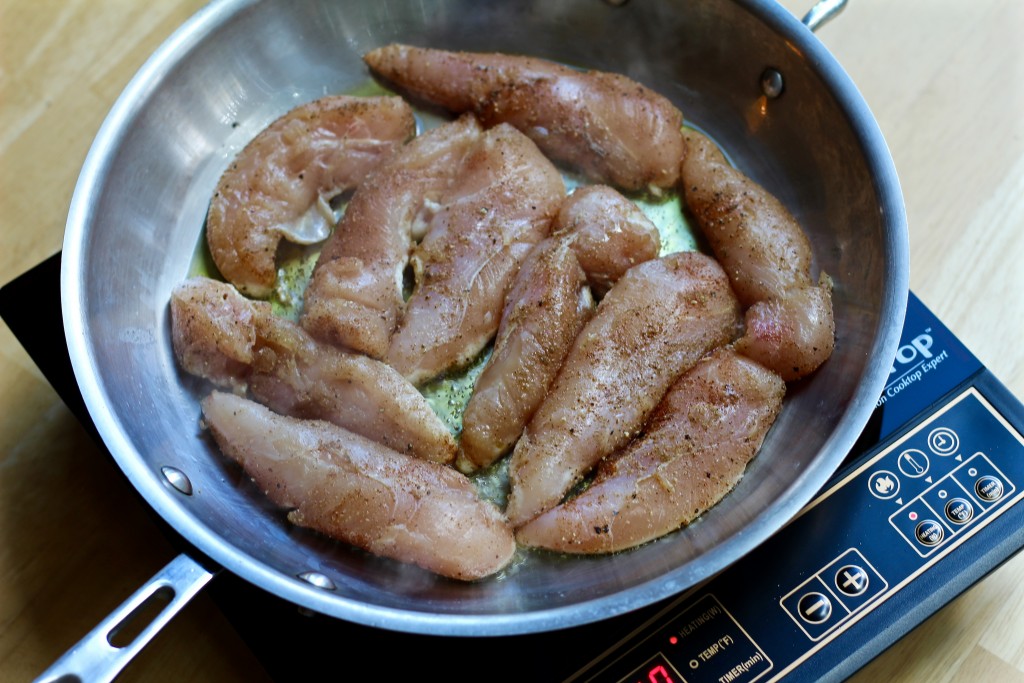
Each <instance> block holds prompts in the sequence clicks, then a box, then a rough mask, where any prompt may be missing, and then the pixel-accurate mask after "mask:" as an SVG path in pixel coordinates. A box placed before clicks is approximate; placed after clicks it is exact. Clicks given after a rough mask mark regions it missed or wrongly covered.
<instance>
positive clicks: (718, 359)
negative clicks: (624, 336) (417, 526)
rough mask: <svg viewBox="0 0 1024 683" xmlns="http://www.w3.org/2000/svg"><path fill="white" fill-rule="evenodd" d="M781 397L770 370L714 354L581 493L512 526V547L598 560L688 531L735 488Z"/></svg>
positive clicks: (781, 387)
mask: <svg viewBox="0 0 1024 683" xmlns="http://www.w3.org/2000/svg"><path fill="white" fill-rule="evenodd" d="M785 390H786V385H785V383H784V382H783V381H782V378H780V377H779V376H778V375H776V374H775V373H773V372H771V371H769V370H765V369H764V368H763V367H761V366H760V365H759V364H757V363H755V362H753V361H751V360H748V359H746V358H744V357H743V356H740V355H739V354H737V353H736V352H735V351H733V350H732V349H730V348H723V349H719V350H718V351H716V352H715V353H714V354H712V355H711V356H709V357H706V358H704V359H703V360H701V361H700V362H699V363H697V365H695V366H694V367H693V368H691V369H690V370H689V371H688V372H686V373H685V374H684V375H683V376H682V377H680V378H679V380H678V381H677V382H676V383H675V384H674V385H673V386H672V388H671V389H669V391H668V393H667V394H666V395H665V398H664V399H662V401H661V403H660V404H659V405H658V407H657V409H656V410H655V411H654V413H653V414H652V415H651V419H650V421H649V422H648V424H647V426H646V428H645V431H644V434H643V436H641V437H639V438H638V439H637V440H635V441H633V442H632V443H631V444H630V445H629V446H628V447H627V448H626V449H625V450H624V451H623V452H621V454H620V455H617V456H615V457H614V459H609V460H606V461H604V462H602V463H601V465H600V466H599V469H598V473H597V476H596V478H595V480H594V483H593V484H592V485H591V486H590V487H589V488H588V489H586V490H585V491H584V492H583V493H581V494H580V495H579V496H577V497H576V498H573V499H571V500H569V501H567V502H565V503H563V504H561V505H559V506H558V507H555V508H553V509H551V510H549V511H547V512H545V513H544V514H542V515H540V516H539V517H537V518H536V519H534V520H533V521H531V522H529V523H528V524H526V525H525V526H523V527H522V528H520V529H519V531H518V532H517V533H516V538H517V540H518V541H519V542H520V543H521V544H523V545H525V546H533V547H541V548H548V549H551V550H557V551H560V552H567V553H608V552H614V551H617V550H624V549H626V548H632V547H634V546H637V545H640V544H641V543H644V542H646V541H650V540H652V539H655V538H658V537H660V536H663V535H665V534H667V533H669V532H671V531H674V530H675V529H678V528H679V527H680V526H683V525H686V524H689V523H690V522H692V521H693V520H694V519H696V518H697V517H699V516H700V515H701V514H703V513H704V512H705V511H707V510H708V509H710V508H711V507H712V506H713V505H715V504H716V503H717V502H718V501H719V500H721V499H722V498H723V497H724V496H725V495H726V494H727V493H728V492H729V491H731V490H732V489H733V487H734V486H735V485H736V484H737V483H738V482H739V480H740V478H741V477H742V476H743V473H744V471H745V469H746V466H747V463H749V462H750V460H751V459H752V458H753V457H754V456H755V455H756V454H757V452H758V450H759V449H760V448H761V443H762V442H763V441H764V438H765V435H766V434H767V433H768V430H769V428H771V426H772V424H773V423H774V422H775V418H776V417H777V416H778V413H779V410H780V409H781V407H782V397H783V395H784V393H785Z"/></svg>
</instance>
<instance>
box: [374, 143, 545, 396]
mask: <svg viewBox="0 0 1024 683" xmlns="http://www.w3.org/2000/svg"><path fill="white" fill-rule="evenodd" d="M564 198H565V184H564V182H563V181H562V176H561V175H560V174H559V173H558V170H557V169H556V168H555V167H554V166H553V165H552V164H551V162H550V161H548V160H547V158H545V157H544V155H543V154H541V153H540V150H538V149H537V146H536V145H534V144H533V143H532V142H530V140H529V138H527V137H526V136H524V135H523V134H522V133H520V132H519V131H517V130H516V129H515V128H512V127H511V126H508V125H504V124H501V125H498V126H495V127H494V128H491V129H489V130H487V131H486V132H485V133H484V134H483V136H482V137H481V138H480V141H479V143H478V144H477V145H476V147H475V148H474V149H473V151H472V153H471V154H470V155H469V156H468V157H467V158H466V160H465V163H464V164H463V166H462V168H461V169H460V172H459V175H458V177H457V179H456V181H455V183H454V185H452V186H451V187H450V188H449V189H448V191H447V192H445V193H444V194H443V195H442V197H441V199H440V201H439V206H438V208H437V210H436V212H435V214H434V216H433V219H432V220H431V221H430V224H429V227H428V229H427V232H426V236H425V237H424V238H423V241H422V242H420V244H419V245H418V246H417V247H416V248H415V249H414V250H413V253H412V257H411V261H412V265H413V269H414V271H415V275H416V285H415V288H414V290H413V293H412V296H411V297H410V298H409V301H408V302H406V305H405V311H404V313H403V315H402V318H401V321H400V322H399V325H398V328H397V329H396V331H395V334H394V336H393V337H392V339H391V346H390V348H389V349H388V352H387V355H386V356H385V358H386V360H387V362H388V363H389V364H391V365H392V366H394V367H395V368H396V369H397V370H398V371H399V372H401V373H402V374H403V375H404V376H405V377H406V378H408V379H409V381H411V382H412V383H413V384H416V385H419V384H422V383H423V382H426V381H427V380H429V379H432V378H434V377H437V376H438V375H441V374H443V373H444V372H446V371H448V370H450V369H453V368H456V367H460V366H462V365H464V364H466V363H468V362H469V361H471V360H472V359H473V358H475V357H476V356H477V355H478V354H479V353H480V351H482V350H483V348H484V347H485V346H486V345H487V343H488V342H489V341H490V340H491V338H492V337H494V335H495V333H496V332H497V329H498V324H499V323H500V321H501V311H502V307H503V305H504V301H505V294H506V293H507V292H508V289H509V287H511V285H512V280H513V278H515V275H516V273H517V272H518V270H519V267H520V266H521V265H522V263H523V261H524V259H525V258H526V255H527V254H528V253H529V252H530V249H532V248H533V246H534V245H536V244H537V243H538V242H540V241H541V240H542V239H544V237H546V236H547V234H548V232H549V230H550V229H551V221H552V219H553V218H554V216H555V213H556V212H557V211H558V206H559V204H560V203H561V201H562V199H564Z"/></svg>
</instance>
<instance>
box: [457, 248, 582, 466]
mask: <svg viewBox="0 0 1024 683" xmlns="http://www.w3.org/2000/svg"><path fill="white" fill-rule="evenodd" d="M593 311H594V301H593V298H592V297H591V296H590V291H589V290H588V289H587V286H586V277H585V276H584V273H583V270H582V269H581V268H580V265H579V263H578V262H577V260H576V255H575V253H574V252H573V250H572V249H571V248H570V246H569V242H568V241H567V240H563V239H558V238H548V239H546V240H544V241H543V242H541V243H540V244H538V245H537V246H536V247H535V248H534V249H533V251H531V252H530V255H529V256H528V257H527V260H526V263H524V264H523V267H522V268H521V269H520V270H519V274H518V275H517V276H516V280H515V283H514V284H513V286H512V289H511V290H510V291H509V294H508V297H507V299H506V302H505V310H504V313H503V314H502V316H501V326H500V327H499V328H498V336H497V337H496V338H495V341H494V351H493V352H492V354H491V358H490V360H488V362H487V367H485V368H484V371H483V372H482V373H481V374H480V377H479V378H478V379H477V382H476V386H475V387H474V389H473V395H472V396H471V397H470V399H469V403H468V404H467V405H466V410H465V411H464V412H463V414H462V437H461V439H460V440H459V455H458V461H457V466H458V467H459V469H461V470H463V471H464V472H468V471H472V470H474V469H477V468H481V467H487V466H488V465H490V464H491V463H493V462H494V461H495V460H497V459H498V458H499V457H501V456H502V455H504V454H505V453H507V452H508V451H509V449H511V448H512V446H513V444H515V442H516V440H517V439H518V438H519V435H520V434H522V432H523V427H524V426H525V425H526V423H527V421H528V420H529V419H530V416H531V415H533V412H534V411H535V410H536V409H537V406H539V405H540V404H541V401H543V400H544V396H545V394H546V393H547V390H548V386H549V385H550V383H551V380H552V379H554V377H555V375H556V374H557V373H558V369H559V368H560V367H561V366H562V361H563V360H564V359H565V356H566V354H567V353H568V352H569V348H570V347H571V346H572V342H573V340H574V339H575V338H576V335H577V334H578V333H579V331H580V329H581V328H582V327H583V324H584V323H585V322H586V321H587V320H588V319H589V318H590V316H591V315H592V314H593Z"/></svg>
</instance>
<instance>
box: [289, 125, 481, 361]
mask: <svg viewBox="0 0 1024 683" xmlns="http://www.w3.org/2000/svg"><path fill="white" fill-rule="evenodd" d="M482 134H483V131H482V130H481V128H480V124H479V123H477V121H476V119H475V118H473V117H472V116H464V117H462V118H460V119H458V120H457V121H454V122H451V123H447V124H444V125H442V126H439V127H438V128H434V129H433V130H430V131H427V132H426V133H423V134H422V135H420V136H419V137H417V138H415V139H414V140H412V141H411V142H409V143H408V144H407V145H406V146H405V147H403V148H402V149H401V150H399V152H398V153H397V154H396V155H395V156H394V157H393V158H392V159H391V160H390V161H389V162H388V163H386V164H385V165H384V166H383V167H381V168H380V169H378V170H377V171H376V172H374V173H373V175H372V177H371V178H370V179H368V180H367V182H366V183H364V184H363V186H362V187H361V188H360V189H359V191H357V192H356V193H355V195H354V196H353V197H352V201H350V202H349V205H348V207H347V208H346V210H345V215H344V216H343V217H342V219H341V221H340V222H339V224H338V228H337V229H336V230H335V231H334V234H333V235H332V236H331V239H330V240H328V242H327V244H325V245H324V248H323V251H321V252H320V258H319V259H318V260H317V264H316V267H315V268H314V270H313V276H312V279H311V280H310V282H309V286H308V288H307V289H306V295H305V301H304V310H303V314H302V319H301V324H302V326H303V327H305V328H306V330H307V331H309V333H310V334H312V335H313V336H315V337H317V338H318V339H321V340H323V341H326V342H328V343H331V344H334V345H336V346H342V347H346V348H349V349H352V350H354V351H358V352H360V353H365V354H367V355H369V356H372V357H374V358H383V357H384V354H385V353H386V352H387V349H388V344H389V341H390V338H391V335H392V333H393V332H394V329H395V325H396V324H397V323H398V318H399V315H400V313H401V310H402V307H403V306H404V299H403V291H402V290H403V276H404V271H405V268H406V265H407V264H408V262H409V250H410V248H411V247H412V242H413V240H414V239H415V238H419V237H422V235H423V232H424V230H425V227H426V225H427V223H428V222H429V221H430V219H431V216H432V215H433V211H434V210H435V209H436V208H437V203H438V202H439V201H440V199H441V197H442V195H444V194H445V193H446V192H447V190H448V188H449V186H450V185H451V184H452V183H453V182H454V181H455V179H456V178H457V177H458V175H459V174H460V172H461V171H462V167H463V165H464V162H465V160H466V158H467V156H468V155H469V154H470V153H471V152H472V151H473V150H475V149H476V148H477V145H478V143H479V141H480V138H481V136H482Z"/></svg>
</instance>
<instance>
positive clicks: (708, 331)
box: [506, 252, 740, 527]
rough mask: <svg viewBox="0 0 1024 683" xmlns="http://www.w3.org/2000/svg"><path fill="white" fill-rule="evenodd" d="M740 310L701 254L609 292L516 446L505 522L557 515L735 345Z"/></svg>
mask: <svg viewBox="0 0 1024 683" xmlns="http://www.w3.org/2000/svg"><path fill="white" fill-rule="evenodd" d="M739 316H740V309H739V304H738V302H737V301H736V298H735V296H734V295H733V293H732V290H731V288H730V287H729V281H728V279H727V278H726V275H725V273H724V272H723V271H722V269H721V267H720V266H719V265H718V264H717V263H716V262H715V261H714V260H713V259H711V258H709V257H707V256H704V255H703V254H699V253H695V252H682V253H676V254H670V255H669V256H665V257H662V258H660V259H656V260H653V261H647V262H646V263H642V264H640V265H638V266H636V267H634V268H631V269H630V270H629V271H627V272H626V274H625V275H624V276H623V277H622V279H621V280H619V282H618V283H617V284H616V285H615V286H614V287H613V288H612V289H611V291H609V292H608V294H607V296H605V298H604V299H603V300H602V301H601V304H600V306H598V309H597V313H596V315H595V316H594V317H593V318H592V319H591V320H590V322H588V323H587V324H586V326H585V327H584V328H583V330H582V331H581V332H580V334H579V336H577V337H576V341H575V342H574V344H573V347H572V349H571V350H570V352H569V356H568V357H567V358H566V360H565V363H564V364H563V366H562V369H561V371H560V372H559V374H558V377H557V378H556V379H555V382H554V384H553V385H552V387H551V390H550V391H549V392H548V395H547V397H546V398H545V399H544V402H543V403H542V404H541V406H540V408H539V409H538V410H537V412H536V413H535V414H534V416H533V418H532V419H531V420H530V423H529V425H528V426H527V429H526V432H525V433H524V434H523V436H522V438H520V439H519V442H518V443H517V444H516V447H515V450H514V451H513V453H512V460H511V463H510V468H509V478H510V482H511V494H510V496H509V503H508V509H507V511H506V513H507V514H508V517H509V520H510V521H511V522H512V524H513V526H517V527H518V526H520V525H522V524H524V523H525V522H528V521H529V520H531V519H533V518H534V517H536V516H537V515H539V514H540V513H542V512H545V511H546V510H549V509H551V508H552V507H554V506H555V505H557V504H558V503H559V502H560V501H561V500H562V498H563V497H564V496H565V494H566V493H567V492H568V491H569V489H570V488H571V487H572V486H573V485H574V484H576V482H578V481H579V480H580V479H581V478H582V477H583V476H584V474H586V473H587V472H588V471H589V470H590V468H592V467H593V466H594V465H596V464H597V462H598V461H599V460H600V459H601V458H603V457H605V456H606V455H609V454H610V453H613V452H615V451H616V450H618V449H619V448H621V447H622V446H624V445H625V444H626V443H627V442H628V441H629V440H630V439H631V438H633V437H634V436H635V435H636V433H637V432H638V431H639V430H640V429H641V428H642V427H643V424H644V422H645V421H646V419H647V417H648V415H649V414H650V412H651V410H653V409H654V407H655V406H656V405H657V404H658V402H659V401H660V400H661V397H662V396H663V395H664V393H665V392H666V391H667V390H668V388H669V386H670V385H671V384H672V383H673V382H674V381H675V379H676V378H677V377H678V376H679V375H681V374H682V373H683V372H685V371H686V370H687V369H688V368H690V367H691V366H692V365H693V364H694V363H696V362H697V360H698V359H700V357H701V356H703V355H704V354H705V353H707V352H708V351H710V350H711V349H713V348H715V347H717V346H721V345H722V344H725V343H727V342H729V341H731V340H732V338H733V336H734V335H735V333H736V331H737V329H738V325H739Z"/></svg>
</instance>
